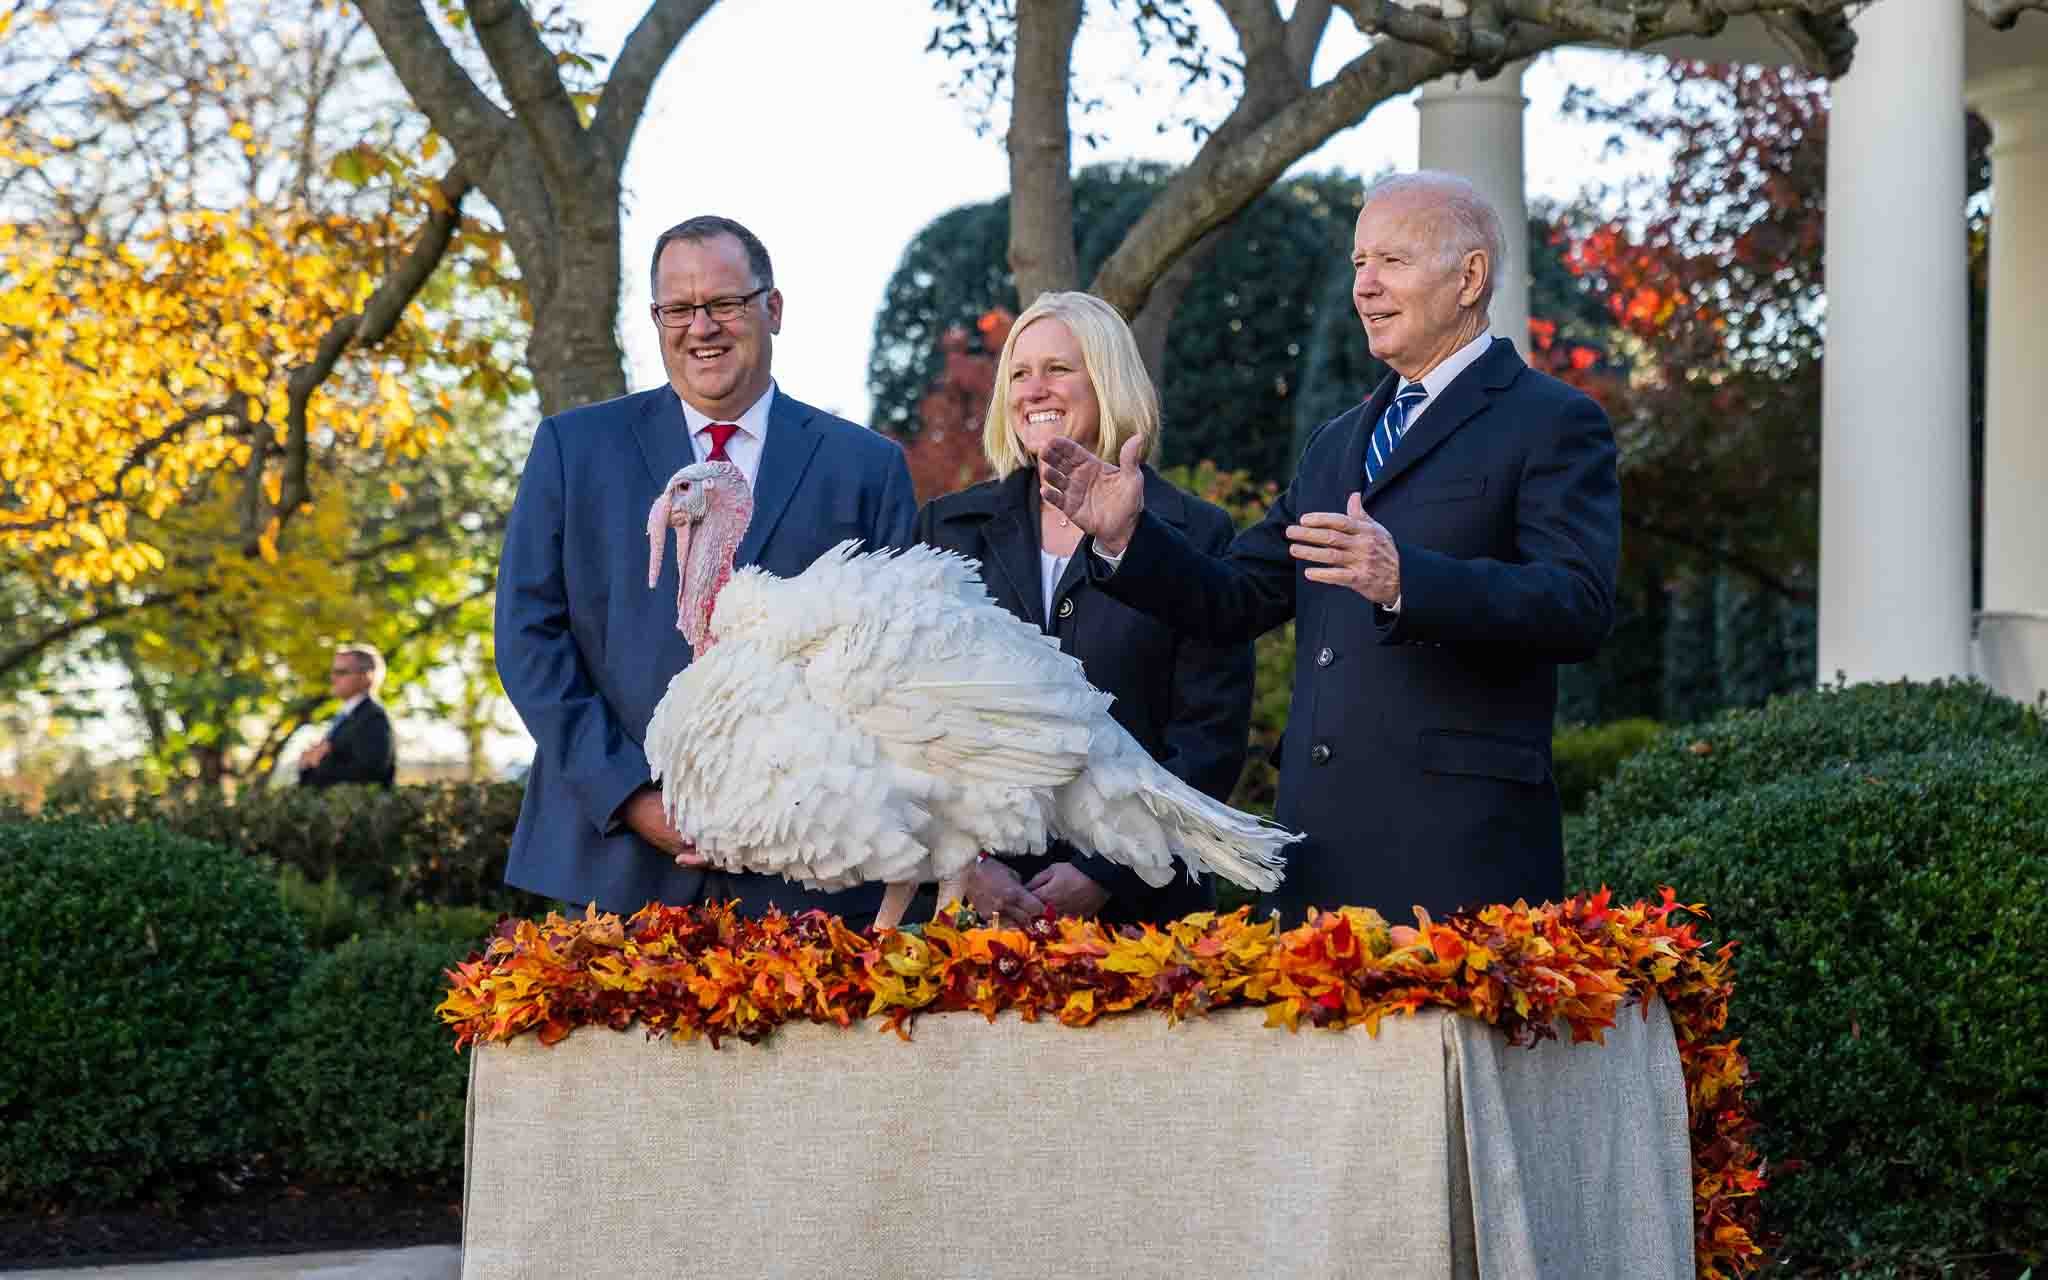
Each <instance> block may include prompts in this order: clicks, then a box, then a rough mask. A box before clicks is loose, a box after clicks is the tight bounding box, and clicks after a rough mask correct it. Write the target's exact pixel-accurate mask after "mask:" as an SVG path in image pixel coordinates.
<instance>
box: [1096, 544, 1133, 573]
mask: <svg viewBox="0 0 2048 1280" xmlns="http://www.w3.org/2000/svg"><path fill="white" fill-rule="evenodd" d="M1088 546H1089V548H1090V549H1091V550H1093V551H1094V552H1095V558H1096V559H1097V560H1100V561H1102V563H1104V564H1106V565H1108V566H1109V571H1110V572H1111V573H1115V572H1116V571H1117V566H1118V565H1121V564H1122V563H1123V562H1124V556H1127V555H1129V554H1131V549H1130V548H1129V547H1125V548H1124V555H1123V556H1113V555H1111V554H1109V552H1107V551H1104V550H1103V549H1102V547H1101V546H1100V545H1098V544H1096V543H1093V542H1091V543H1089V544H1088Z"/></svg>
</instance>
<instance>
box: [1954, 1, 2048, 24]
mask: <svg viewBox="0 0 2048 1280" xmlns="http://www.w3.org/2000/svg"><path fill="white" fill-rule="evenodd" d="M1970 7H1971V8H1972V9H1974V10H1976V11H1977V16H1978V17H1980V18H1982V19H1984V21H1986V22H1988V23H1990V24H1991V25H1992V26H1993V27H1995V28H1997V29H1998V30H2000V31H2008V30H2011V28H2012V25H2013V24H2014V23H2016V22H2018V21H2019V20H2020V14H2022V13H2024V12H2026V11H2027V10H2029V9H2033V10H2035V11H2036V12H2048V0H1970Z"/></svg>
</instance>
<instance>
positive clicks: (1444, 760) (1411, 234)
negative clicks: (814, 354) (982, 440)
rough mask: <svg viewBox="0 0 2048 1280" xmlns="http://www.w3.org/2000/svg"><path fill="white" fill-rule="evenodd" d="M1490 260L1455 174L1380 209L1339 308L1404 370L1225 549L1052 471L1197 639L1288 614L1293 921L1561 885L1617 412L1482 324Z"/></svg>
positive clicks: (1133, 573) (1101, 552)
mask: <svg viewBox="0 0 2048 1280" xmlns="http://www.w3.org/2000/svg"><path fill="white" fill-rule="evenodd" d="M1514 230H1515V232H1516V234H1520V233H1521V228H1519V227H1517V228H1515V229H1514ZM1503 244H1504V242H1503V239H1502V228H1501V223H1500V218H1499V216H1498V215H1497V214H1496V213H1495V212H1494V211H1493V209H1492V208H1490V207H1489V206H1488V205H1487V203H1486V201H1485V199H1484V198H1483V197H1481V196H1480V195H1479V193H1478V192H1477V191H1476V190H1474V189H1473V187H1472V186H1471V184H1469V183H1467V182H1466V181H1465V180H1464V179H1462V178H1458V177H1455V176H1453V175H1451V174H1444V173H1415V174H1406V175H1400V176H1397V177H1394V178H1390V179H1387V180H1385V181H1383V182H1381V183H1379V184H1378V185H1376V186H1375V187H1374V188H1373V189H1372V190H1371V191H1369V192H1368V193H1367V194H1366V199H1365V205H1364V207H1363V208H1362V209H1361V210H1360V211H1359V215H1358V225H1357V230H1356V235H1355V237H1354V242H1353V247H1352V267H1353V271H1354V276H1353V281H1352V302H1353V304H1354V306H1355V308H1356V310H1357V311H1358V315H1359V319H1360V321H1361V322H1362V323H1363V324H1364V326H1365V335H1366V341H1367V343H1368V344H1369V345H1370V347H1371V348H1372V353H1373V355H1374V356H1376V357H1378V358H1379V359H1380V360H1382V361H1384V362H1385V363H1386V364H1387V365H1389V366H1390V367H1391V368H1392V369H1393V370H1394V373H1395V375H1396V376H1393V377H1390V378H1388V379H1387V380H1386V381H1385V382H1384V383H1382V384H1381V385H1380V387H1379V388H1378V389H1377V390H1375V391H1374V392H1373V394H1372V396H1371V398H1370V399H1368V400H1367V401H1366V402H1365V403H1364V404H1362V405H1360V406H1359V407H1357V408H1355V409H1352V410H1351V411H1349V412H1347V413H1344V414H1342V415H1340V416H1338V417H1336V418H1334V419H1332V420H1331V421H1329V422H1326V423H1324V424H1323V425H1322V426H1321V427H1319V428H1318V429H1317V430H1316V432H1315V434H1314V435H1313V436H1312V437H1311V438H1310V440H1309V443H1308V446H1307V448H1306V449H1305V450H1304V451H1303V453H1302V457H1301V462H1300V465H1299V466H1298V468H1297V470H1296V473H1295V477H1294V482H1293V484H1292V485H1290V486H1289V487H1288V489H1287V491H1286V493H1285V494H1283V495H1282V496H1281V498H1280V500H1279V501H1278V502H1277V503H1275V504H1274V506H1273V508H1272V510H1271V511H1270V512H1269V513H1268V514H1267V516H1266V518H1265V520H1264V521H1263V522H1261V523H1260V524H1258V525H1256V526H1254V527H1253V528H1250V529H1247V530H1246V531H1245V532H1244V533H1243V534H1241V535H1239V536H1238V538H1237V539H1236V540H1235V541H1234V542H1233V543H1232V544H1231V546H1230V548H1229V550H1228V551H1227V552H1226V553H1225V554H1224V555H1223V556H1221V557H1216V556H1209V555H1204V554H1202V553H1201V552H1199V551H1197V550H1195V549H1194V548H1193V547H1191V546H1189V545H1188V543H1187V541H1186V540H1185V539H1183V538H1181V537H1180V536H1179V535H1178V534H1177V533H1175V532H1174V530H1173V529H1172V528H1171V527H1170V526H1169V525H1167V524H1166V523H1165V522H1163V521H1161V520H1159V519H1157V518H1156V517H1154V516H1153V515H1151V514H1150V513H1147V512H1145V511H1144V509H1143V508H1144V490H1143V487H1142V484H1141V482H1140V478H1139V471H1138V467H1137V461H1138V460H1137V458H1136V457H1132V456H1126V457H1123V458H1121V459H1120V460H1119V465H1116V466H1112V465H1109V464H1108V463H1105V462H1104V461H1103V460H1101V459H1099V458H1097V457H1095V456H1094V455H1093V454H1090V453H1088V452H1087V451H1086V450H1084V449H1081V448H1079V447H1078V446H1076V445H1074V444H1073V443H1072V442H1071V441H1066V440H1058V441H1055V442H1053V445H1052V446H1050V447H1049V448H1048V449H1047V450H1046V454H1045V457H1044V458H1043V459H1042V460H1041V463H1042V465H1041V468H1040V471H1041V474H1042V476H1043V478H1044V484H1045V494H1046V498H1047V500H1048V501H1051V502H1055V503H1057V504H1058V505H1059V507H1060V508H1061V509H1062V510H1064V511H1066V512H1067V513H1068V514H1069V515H1070V516H1071V517H1072V518H1073V520H1074V522H1075V523H1076V524H1077V525H1080V526H1081V527H1082V528H1083V529H1085V530H1087V531H1088V532H1089V533H1090V534H1091V535H1092V537H1093V553H1092V555H1091V557H1090V562H1089V573H1090V576H1091V579H1092V580H1094V581H1096V582H1097V583H1099V584H1100V585H1101V587H1102V589H1103V590H1104V591H1105V592H1106V593H1107V594H1109V595H1111V596H1113V597H1115V598H1116V599H1119V600H1123V601H1125V602H1126V603H1129V604H1132V605H1134V606H1136V607H1138V608H1140V609H1143V610H1145V611H1146V612H1148V613H1151V614H1153V615H1155V616H1157V617H1159V618H1162V619H1164V620H1165V621H1166V622H1168V623H1169V624H1170V625H1171V626H1173V627H1174V628H1175V629H1176V630H1179V631H1182V632H1185V633H1187V634H1191V635H1195V636H1199V637H1201V638H1203V639H1205V640H1207V641H1209V642H1210V643H1221V642H1225V641H1229V640H1234V639H1242V638H1244V637H1247V636H1253V635H1257V634H1259V633H1260V632H1263V631H1266V630H1268V629H1270V628H1273V627H1277V626H1280V625H1281V624H1283V623H1285V622H1287V621H1289V620H1290V619H1291V620H1293V621H1294V622H1295V680H1294V697H1293V704H1292V708H1291V710H1290V712H1289V716H1288V723H1287V732H1286V735H1285V737H1284V738H1283V740H1282V746H1281V762H1280V794H1279V804H1278V809H1277V813H1276V815H1275V816H1276V817H1277V819H1278V820H1279V821H1280V822H1281V823H1282V824H1284V825H1286V826H1287V827H1289V828H1291V829H1293V830H1295V831H1299V832H1302V833H1303V837H1304V838H1303V839H1302V841H1301V842H1300V843H1299V844H1296V845H1294V846H1293V847H1292V849H1291V850H1290V851H1289V863H1288V868H1287V878H1286V880H1285V882H1284V883H1282V884H1281V886H1280V888H1279V890H1278V891H1277V892H1276V893H1274V894H1273V895H1271V896H1270V897H1269V899H1268V902H1269V905H1271V906H1274V907H1277V908H1278V909H1279V910H1280V911H1281V912H1282V914H1283V915H1284V916H1286V917H1287V918H1288V919H1289V920H1290V921H1293V920H1298V919H1299V918H1300V917H1301V916H1302V914H1303V913H1304V912H1305V910H1306V909H1307V908H1308V907H1310V906H1315V907H1321V908H1330V907H1338V906H1360V907H1372V908H1375V909H1377V910H1378V911H1379V912H1380V913H1381V914H1382V915H1384V916H1386V917H1387V919H1388V920H1390V921H1392V922H1394V923H1397V924H1398V923H1403V922H1405V921H1407V920H1409V919H1411V918H1412V909H1413V908H1414V907H1416V906H1421V907H1425V908H1427V909H1428V910H1429V911H1431V912H1432V913H1434V914H1437V915H1442V914H1444V913H1447V912H1449V911H1452V910H1454V909H1456V908H1459V907H1466V906H1479V905H1484V904H1486V903H1490V902H1513V901H1514V900H1515V899H1517V898H1526V899H1528V900H1530V901H1531V902H1536V901H1540V900H1542V899H1546V898H1547V899H1555V898H1558V897H1560V896H1562V893H1563V890H1564V854H1563V835H1562V823H1561V818H1560V815H1559V809H1558V799H1557V788H1556V785H1555V783H1554V781H1553V780H1552V777H1551V771H1550V734H1551V726H1552V720H1553V719H1554V717H1555V715H1556V710H1557V666H1558V664H1559V663H1565V662H1583V661H1585V660H1586V659H1588V658H1590V657H1592V656H1593V654H1594V653H1595V652H1596V651H1597V650H1598V648H1599V646H1600V643H1601V642H1602V640H1604V639H1605V638H1606V635H1607V633H1608V630H1609V628H1610V627H1611V625H1612V622H1613V614H1614V579H1615V572H1616V562H1617V559H1618V556H1619V545H1620V524H1621V505H1620V496H1619V490H1618V488H1617V485H1616V480H1615V445H1614V434H1613V431H1612V430H1611V429H1610V428H1609V426H1608V423H1607V418H1606V415H1605V414H1603V413H1602V412H1601V411H1600V408H1599V406H1598V405H1596V404H1594V403H1593V401H1592V400H1590V399H1588V398H1587V397H1586V396H1584V395H1582V394H1580V393H1579V392H1578V391H1575V390H1573V389H1572V388H1571V387H1568V386H1566V385H1565V384H1563V383H1561V382H1558V381H1556V380H1555V379H1553V378H1550V377H1547V376H1545V375H1544V374H1542V373H1539V372H1537V371H1535V370H1533V369H1530V368H1529V367H1528V366H1527V365H1525V364H1524V363H1523V362H1522V359H1521V357H1520V356H1518V355H1516V354H1515V347H1514V344H1513V343H1512V342H1510V341H1509V340H1508V339H1507V338H1505V337H1495V336H1493V335H1491V334H1489V333H1488V331H1487V317H1486V308H1487V304H1488V302H1489V301H1490V300H1491V298H1492V295H1493V285H1494V273H1495V271H1496V270H1497V269H1498V267H1499V265H1500V264H1501V263H1502V262H1504V261H1505V260H1506V257H1505V254H1504V253H1503ZM1126 452H1127V453H1128V451H1126Z"/></svg>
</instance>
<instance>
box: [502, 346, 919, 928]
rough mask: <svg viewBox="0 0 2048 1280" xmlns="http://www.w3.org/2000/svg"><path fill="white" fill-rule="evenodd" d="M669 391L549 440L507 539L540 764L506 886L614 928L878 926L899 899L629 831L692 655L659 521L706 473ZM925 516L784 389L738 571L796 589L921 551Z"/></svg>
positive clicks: (829, 423)
mask: <svg viewBox="0 0 2048 1280" xmlns="http://www.w3.org/2000/svg"><path fill="white" fill-rule="evenodd" d="M688 433H689V428H688V426H687V425H686V424H685V421H684V418H683V410H682V404H681V402H680V401H679V400H678V399H677V398H676V394H675V392H674V391H673V390H671V389H670V388H668V387H666V386H663V387H658V388H656V389H654V390H651V391H642V392H637V393H635V394H633V395H628V396H622V397H620V398H619V399H617V400H608V401H605V402H604V403H602V404H595V405H588V406H585V407H583V408H579V409H572V410H570V411H569V412H567V413H561V414H557V415H555V416H553V417H551V418H548V419H546V420H545V421H543V422H542V423H541V424H540V428H539V430H538V431H537V432H536V434H535V436H534V441H533V449H532V452H531V453H530V454H529V455H528V457H527V460H526V471H525V474H524V475H523V476H522V477H521V479H520V482H519V496H518V498H517V499H516V500H515V501H514V503H513V506H512V514H511V517H510V519H509V520H508V521H507V524H506V528H505V546H504V554H503V557H502V558H501V560H500V562H499V567H498V602H497V661H498V674H499V677H500V679H502V680H503V682H504V685H505V692H506V694H507V696H509V697H510V698H511V700H512V704H513V706H514V707H516V708H517V709H518V711H519V715H520V718H521V719H522V720H524V721H525V723H526V728H527V731H528V732H530V733H531V734H532V735H533V737H534V741H535V743H536V746H537V750H536V753H535V756H534V761H533V770H532V772H531V773H530V774H529V775H528V776H527V780H526V798H525V801H524V803H523V805H522V806H521V808H520V812H519V826H518V828H517V830H516V831H515V833H514V834H513V837H512V851H511V857H510V861H509V863H508V865H507V867H506V872H505V879H506V880H507V881H508V882H509V883H511V884H514V885H517V886H518V887H520V888H523V889H528V890H531V891H533V892H535V893H540V894H545V895H548V896H550V897H554V898H559V899H562V900H564V901H566V902H570V903H575V904H579V905H580V904H584V903H589V902H593V901H594V902H596V903H597V905H598V907H599V909H600V910H605V911H618V912H630V911H637V910H638V909H639V908H640V907H642V906H644V905H645V904H646V903H648V902H650V901H658V902H663V903H667V904H671V905H683V904H690V903H696V902H699V901H702V900H703V899H705V898H706V897H707V896H709V897H716V898H725V897H738V898H739V899H740V900H741V903H742V906H743V908H744V909H745V910H747V911H749V912H753V913H758V912H760V911H763V910H765V909H766V908H767V907H768V905H769V904H770V903H771V902H772V903H774V904H776V905H779V906H781V907H782V908H783V909H784V910H801V909H803V908H806V907H812V906H821V907H824V908H825V909H827V910H830V911H836V912H839V913H840V914H843V915H847V916H849V917H850V918H860V917H862V916H863V915H871V914H872V913H873V911H874V909H875V907H876V906H877V905H879V903H880V901H881V886H879V885H873V886H862V887H861V888H858V889H852V890H848V891H847V892H845V893H838V894H821V893H815V892H810V891H806V890H805V889H804V888H803V887H802V886H800V885H796V884H793V883H791V882H789V881H785V880H783V879H781V878H780V877H769V876H754V875H741V876H727V875H720V874H713V875H710V876H707V874H706V873H705V872H703V871H699V870H689V869H685V868H681V867H678V866H676V865H675V863H674V861H673V860H672V859H671V858H670V857H668V856H667V855H666V854H663V853H661V852H659V851H658V850H656V849H655V848H654V847H653V846H651V845H649V844H648V843H647V842H645V841H644V840H641V839H640V838H639V837H638V836H636V835H634V834H633V833H632V832H630V831H628V830H626V829H625V827H623V826H622V825H621V824H620V823H619V821H618V818H617V815H618V812H619V809H620V806H621V805H623V804H624V803H625V802H626V800H627V799H628V798H629V797H630V796H631V795H632V794H633V793H634V792H635V791H636V790H638V789H639V788H641V787H643V786H646V785H647V784H648V768H647V757H646V756H645V755H644V754H643V752H642V750H641V742H642V740H643V739H644V737H645V734H646V729H647V721H648V718H649V717H650V716H651V715H652V714H653V713H654V707H655V704H656V703H658V702H659V701H660V700H661V696H662V694H663V693H665V692H666V691H667V689H668V683H669V680H670V678H671V677H673V676H674V675H675V674H676V673H677V672H678V671H681V670H682V669H683V668H684V667H686V666H688V665H689V663H690V656H691V655H690V646H689V645H688V643H686V642H685V641H684V639H683V637H682V635H681V633H680V632H678V631H677V630H676V584H677V575H678V573H679V572H680V566H678V565H677V564H676V563H675V557H674V556H673V555H669V556H666V557H664V560H665V563H664V566H663V569H662V576H661V580H660V582H659V583H658V584H657V585H656V587H655V588H654V589H653V590H649V589H648V586H647V550H648V548H647V510H648V507H649V506H651V505H652V504H653V502H654V499H655V497H656V495H658V494H659V493H660V492H661V490H662V488H663V487H664V486H665V485H666V484H667V483H668V479H669V477H670V476H672V475H674V474H675V472H676V471H677V470H679V469H680V468H682V467H685V466H688V465H689V464H690V463H691V462H693V461H694V460H695V453H694V452H693V450H692V448H691V445H690V439H689V434H688ZM916 514H917V507H916V503H915V500H914V498H913V496H912V490H911V483H910V471H909V468H908V467H907V466H906V465H905V463H904V459H903V451H902V450H901V449H900V448H898V447H897V445H896V444H895V443H894V442H893V441H890V440H888V439H886V438H884V437H882V436H879V435H876V434H875V433H874V432H872V431H869V430H867V429H866V428H865V427H861V426H858V425H856V424H854V423H851V422H848V421H846V420H844V419H842V418H837V417H834V416H832V415H831V414H828V413H825V412H823V411H821V410H818V409H814V408H812V407H811V406H809V405H806V404H804V403H802V402H800V401H798V400H795V399H792V398H791V397H789V396H788V395H786V394H784V393H783V392H782V391H781V390H780V389H779V388H778V389H777V390H776V393H775V399H774V401H773V404H772V407H771V408H770V411H769V419H768V434H767V441H766V444H765V447H764V452H763V454H762V458H761V465H760V475H759V477H758V480H757V483H756V485H755V490H754V518H753V523H752V524H751V525H750V526H749V527H748V529H747V534H746V537H745V539H744V540H743V541H742V542H741V543H740V547H739V554H738V556H737V567H745V566H747V565H753V564H757V565H760V566H761V567H762V568H764V569H766V570H768V571H769V572H771V573H774V574H777V575H779V576H783V577H791V576H794V575H796V574H798V573H801V572H803V571H804V570H805V569H806V568H808V567H809V566H810V564H811V562H812V561H813V560H815V559H816V558H817V557H818V556H819V555H821V554H823V553H824V552H826V551H829V550H830V549H832V548H833V547H834V546H836V545H838V544H839V543H840V542H842V541H845V540H846V539H848V538H860V539H864V540H866V542H867V543H868V545H869V546H871V547H901V546H908V545H909V543H910V539H911V524H912V521H913V520H914V519H915V518H916Z"/></svg>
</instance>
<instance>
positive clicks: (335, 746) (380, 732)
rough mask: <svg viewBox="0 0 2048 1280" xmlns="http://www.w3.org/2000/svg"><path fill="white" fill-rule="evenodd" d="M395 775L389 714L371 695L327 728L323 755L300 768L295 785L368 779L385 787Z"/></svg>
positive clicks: (394, 754) (394, 747) (395, 748)
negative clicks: (311, 764) (320, 758)
mask: <svg viewBox="0 0 2048 1280" xmlns="http://www.w3.org/2000/svg"><path fill="white" fill-rule="evenodd" d="M397 774H398V748H397V746H396V744H395V743H394V742H393V741H392V738H391V717H390V716H388V715H386V714H384V707H383V705H382V704H380V703H379V702H378V701H377V700H376V699H375V698H364V699H363V700H362V701H361V702H358V703H357V704H356V709H355V710H354V711H351V712H349V713H348V715H347V716H345V717H343V719H342V722H341V723H340V724H338V725H336V726H334V728H333V729H331V730H329V731H328V735H327V758H326V759H325V760H322V761H321V762H320V763H319V764H316V765H314V766H313V767H312V768H310V769H301V770H300V771H299V785H300V786H302V787H331V786H333V785H334V784H335V783H337V782H370V783H375V784H376V785H377V786H380V787H388V786H390V785H391V782H392V779H393V778H395V777H396V776H397Z"/></svg>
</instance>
